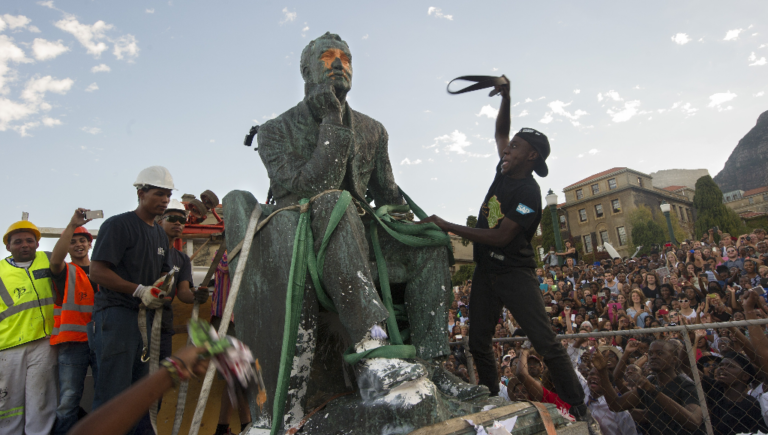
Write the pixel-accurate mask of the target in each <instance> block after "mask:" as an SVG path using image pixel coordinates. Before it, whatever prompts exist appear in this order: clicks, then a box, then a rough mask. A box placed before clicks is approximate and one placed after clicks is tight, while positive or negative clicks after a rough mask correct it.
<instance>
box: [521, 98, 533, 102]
mask: <svg viewBox="0 0 768 435" xmlns="http://www.w3.org/2000/svg"><path fill="white" fill-rule="evenodd" d="M531 101H533V100H531V99H530V98H526V99H525V101H523V102H524V103H530V102H531Z"/></svg>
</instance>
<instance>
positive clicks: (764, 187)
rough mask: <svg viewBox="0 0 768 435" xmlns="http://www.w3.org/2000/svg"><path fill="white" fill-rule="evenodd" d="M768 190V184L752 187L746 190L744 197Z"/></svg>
mask: <svg viewBox="0 0 768 435" xmlns="http://www.w3.org/2000/svg"><path fill="white" fill-rule="evenodd" d="M763 192H768V186H763V187H758V188H757V189H751V190H747V191H746V192H744V194H743V195H741V196H742V197H747V196H752V195H757V194H758V193H763Z"/></svg>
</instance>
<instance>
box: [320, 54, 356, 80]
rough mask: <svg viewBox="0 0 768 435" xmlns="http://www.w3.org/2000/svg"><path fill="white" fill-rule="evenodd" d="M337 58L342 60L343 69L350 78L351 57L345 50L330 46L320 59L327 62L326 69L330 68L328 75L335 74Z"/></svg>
mask: <svg viewBox="0 0 768 435" xmlns="http://www.w3.org/2000/svg"><path fill="white" fill-rule="evenodd" d="M336 59H339V60H341V67H342V69H343V71H344V72H343V74H344V76H345V77H346V78H347V79H349V71H350V69H351V68H352V67H351V65H350V62H351V61H350V59H349V56H347V54H346V53H344V51H342V50H340V49H338V48H329V49H328V50H326V51H325V52H324V53H323V54H322V56H320V60H321V61H323V63H325V69H327V70H330V71H329V72H328V76H333V74H334V72H333V66H332V65H333V62H335V61H336Z"/></svg>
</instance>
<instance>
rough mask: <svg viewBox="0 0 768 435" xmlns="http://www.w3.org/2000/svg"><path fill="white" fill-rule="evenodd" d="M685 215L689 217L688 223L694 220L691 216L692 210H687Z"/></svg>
mask: <svg viewBox="0 0 768 435" xmlns="http://www.w3.org/2000/svg"><path fill="white" fill-rule="evenodd" d="M685 215H686V216H688V222H691V221H692V220H693V215H691V209H689V208H686V209H685Z"/></svg>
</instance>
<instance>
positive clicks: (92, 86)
mask: <svg viewBox="0 0 768 435" xmlns="http://www.w3.org/2000/svg"><path fill="white" fill-rule="evenodd" d="M98 90H99V85H97V84H96V82H93V83H91V84H90V85H88V87H87V88H85V92H93V91H98Z"/></svg>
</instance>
